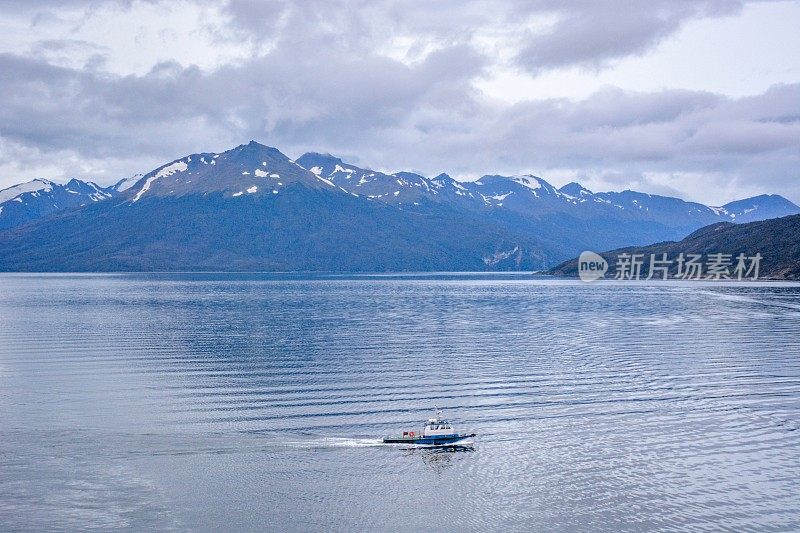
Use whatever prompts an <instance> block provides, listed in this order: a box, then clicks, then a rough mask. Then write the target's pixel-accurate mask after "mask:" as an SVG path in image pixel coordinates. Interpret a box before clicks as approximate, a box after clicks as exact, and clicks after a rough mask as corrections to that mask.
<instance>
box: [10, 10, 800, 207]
mask: <svg viewBox="0 0 800 533" xmlns="http://www.w3.org/2000/svg"><path fill="white" fill-rule="evenodd" d="M98 1H99V0H98ZM73 3H74V4H76V5H77V4H78V3H79V2H77V0H76V2H73ZM602 4H603V5H606V7H608V6H607V4H606V3H602ZM37 5H39V6H40V7H41V8H42V9H46V8H47V7H51V8H52V7H53V5H52V4H50V5H49V6H48V3H47V2H44V1H41V2H37ZM122 5H124V6H127V3H125V2H123V3H122ZM351 5H352V4H351ZM358 5H359V6H360V7H359V9H355V10H349V11H344V12H338V11H337V9H336V7H337V6H336V5H335V4H334V5H333V6H331V5H330V4H327V3H325V2H319V3H305V4H303V5H302V7H303V8H304V9H299V8H297V7H292V6H289V5H287V4H283V3H280V2H273V3H269V4H262V3H261V2H250V1H232V2H230V3H228V4H227V7H226V8H225V13H226V16H228V17H229V18H230V19H231V24H233V25H234V26H235V29H233V30H231V32H232V33H230V34H227V35H225V36H221V38H224V39H234V38H237V37H236V36H237V35H238V36H240V37H241V36H242V35H254V34H257V33H259V32H261V33H264V34H265V35H268V36H269V41H270V43H269V46H268V47H267V48H266V49H264V50H258V51H257V53H255V54H254V55H252V56H251V57H249V58H246V59H243V60H237V61H236V62H231V63H229V64H225V65H222V66H220V67H219V68H216V69H214V70H203V69H200V68H198V67H195V66H184V65H181V64H178V63H176V62H171V61H167V62H162V63H159V64H157V65H155V66H154V67H153V68H152V69H151V70H150V71H149V72H147V73H146V74H143V75H126V76H123V75H114V74H110V73H108V72H104V71H103V70H102V69H101V68H98V67H94V68H90V67H87V66H78V65H71V64H68V63H66V62H61V64H59V65H56V64H54V61H53V57H54V56H53V53H61V52H62V50H68V47H71V46H74V47H81V48H86V47H87V46H88V47H91V44H85V43H80V42H77V41H75V42H67V43H60V42H57V41H50V42H47V41H43V42H41V43H40V44H39V45H38V47H37V48H36V51H37V53H34V54H32V55H29V56H21V55H19V54H10V53H5V54H0V101H2V102H3V105H2V106H0V159H2V160H4V161H13V162H14V165H13V166H10V167H9V166H6V167H5V168H6V169H11V170H13V171H15V172H16V171H24V169H25V168H26V167H31V168H41V167H45V168H60V169H62V170H63V172H64V174H65V175H66V176H82V177H90V178H94V179H99V180H101V181H105V182H106V183H110V182H112V181H115V180H116V179H118V178H119V177H121V176H126V175H130V174H133V173H135V172H143V171H147V170H150V169H151V168H152V167H154V166H155V165H157V164H159V163H161V162H164V161H166V160H170V159H173V158H175V157H178V156H181V155H184V154H186V153H191V152H196V151H206V150H222V149H226V148H229V147H231V146H233V145H236V144H239V143H241V142H245V141H247V140H249V139H257V140H259V141H261V142H264V143H266V144H270V145H273V146H277V147H278V148H280V149H281V150H283V151H285V152H287V153H288V154H289V155H292V156H297V155H299V154H300V153H302V152H303V151H306V150H322V151H330V152H332V153H337V154H340V155H343V156H348V157H349V158H350V159H351V160H353V161H354V162H356V163H361V164H364V165H369V166H373V167H377V168H380V169H383V170H400V169H417V170H422V171H425V172H427V173H429V174H433V173H438V172H439V171H447V172H451V173H455V174H461V175H480V174H482V173H498V172H499V173H514V172H521V171H528V172H536V173H538V174H541V175H544V176H546V177H548V178H551V179H553V180H554V181H558V180H559V175H558V174H557V173H558V172H562V171H564V172H568V173H570V174H571V175H578V176H581V175H582V176H587V179H593V180H595V181H596V182H602V183H608V184H613V185H615V186H616V185H617V184H621V183H622V182H626V183H628V186H640V187H643V188H645V189H646V190H649V191H652V192H665V191H682V192H683V193H684V195H687V193H690V194H689V196H691V197H693V198H699V199H703V200H706V201H711V199H713V197H714V196H715V195H718V196H719V203H722V201H723V200H729V199H731V198H732V197H733V196H741V195H742V191H746V192H747V193H751V192H752V193H756V192H778V193H781V194H786V195H787V196H789V197H790V198H792V199H793V200H794V201H798V202H800V185H799V184H798V182H797V177H798V176H797V175H796V174H795V170H794V169H797V168H799V165H798V164H800V118H799V116H800V112H799V111H798V106H797V102H798V101H800V85H798V84H787V85H779V86H775V87H773V88H771V89H770V90H769V91H767V92H766V93H764V94H761V95H756V96H751V97H746V98H730V97H727V96H725V95H721V94H714V93H709V92H702V91H690V90H662V91H658V92H653V93H642V92H630V91H623V90H621V89H619V88H615V87H606V88H602V89H600V90H598V91H597V92H595V93H594V94H592V95H591V96H590V97H588V98H585V99H583V100H579V101H573V100H568V99H546V100H529V101H524V102H521V103H517V104H505V103H502V102H498V101H494V100H492V99H490V98H488V97H487V96H485V95H484V94H482V93H480V92H479V91H478V90H476V89H475V88H474V85H473V82H474V80H475V79H476V78H478V77H480V76H483V75H485V74H486V72H487V69H488V68H490V67H491V65H492V64H493V60H494V59H493V58H492V57H489V56H488V55H487V54H486V53H481V52H479V51H478V50H477V49H476V48H475V47H474V46H473V45H472V44H471V43H470V42H469V31H467V29H468V28H470V27H473V26H474V25H475V20H476V18H475V17H476V16H485V15H480V14H482V13H486V12H487V10H486V8H485V6H484V7H483V8H480V7H481V6H480V5H478V7H479V8H480V9H477V8H475V5H473V4H471V3H467V4H463V7H462V8H461V9H458V10H456V11H453V10H452V6H449V8H450V11H448V9H447V8H442V7H441V6H442V5H445V6H446V4H438V3H437V4H435V5H430V6H426V7H424V8H421V9H417V10H415V9H410V8H409V9H407V7H408V6H404V5H403V4H402V3H401V4H398V5H397V6H396V7H391V8H387V7H385V6H382V5H381V4H376V3H367V2H364V3H363V4H358ZM459 5H461V4H459ZM493 5H494V4H493ZM597 5H598V4H597V3H595V2H577V3H573V4H571V5H570V11H569V13H568V14H566V15H564V16H566V17H573V18H574V17H578V18H581V17H589V19H590V18H591V16H592V15H591V14H592V13H595V12H597V10H598V9H599V8H598V7H597ZM559 6H560V4H556V3H551V2H544V1H542V2H532V3H528V2H520V3H513V2H512V3H508V4H504V7H503V8H502V9H498V10H495V11H491V10H489V12H491V13H492V15H491V16H493V17H494V20H495V21H498V20H499V21H502V20H506V19H509V18H511V19H513V18H514V17H525V16H528V14H530V13H531V12H539V11H542V12H544V11H549V10H553V9H557V8H559ZM737 6H738V3H736V2H727V1H723V0H720V1H719V2H710V1H705V2H669V3H668V5H667V3H666V2H664V3H663V4H662V3H656V4H653V11H654V12H655V13H661V14H660V15H658V16H659V17H665V18H666V19H669V20H671V21H672V22H671V23H669V24H667V23H666V22H665V23H664V24H665V26H663V27H664V28H674V27H675V25H679V24H680V21H682V20H685V19H686V17H689V16H711V15H713V14H719V13H726V12H730V11H731V10H735V9H736V8H737ZM3 7H4V4H3V3H2V1H0V9H2V8H3ZM476 12H477V13H478V15H476ZM448 13H450V14H452V18H453V23H452V24H451V25H447V24H444V23H443V22H441V21H442V20H443V18H444V17H446V15H447V14H448ZM686 13H689V14H686ZM395 15H396V16H395ZM632 16H634V15H632ZM642 16H650V15H648V14H646V13H643V14H642ZM654 16H655V15H654ZM589 19H587V20H589ZM562 20H568V18H567V19H562ZM659 20H660V19H659ZM562 23H563V22H560V23H559V24H562ZM670 24H671V25H670ZM656 26H658V25H656ZM658 27H659V28H661V26H658ZM441 28H446V29H441ZM606 30H608V31H607V32H606V35H607V36H608V35H613V31H612V29H611V28H606ZM437 31H438V33H437ZM559 31H561V30H559V29H558V24H557V25H556V28H555V29H554V32H556V33H557V32H559ZM664 31H667V29H658V28H656V27H655V26H654V27H653V28H650V29H649V30H647V32H646V33H647V34H648V35H650V36H651V37H652V39H656V40H657V39H658V38H660V37H659V35H663V32H664ZM398 32H399V33H403V34H405V33H409V34H412V35H416V38H417V39H418V40H419V41H420V42H423V41H424V40H425V39H426V38H427V37H430V36H432V35H434V34H436V35H437V36H438V37H437V38H438V40H437V41H436V46H435V47H433V51H431V52H429V53H426V54H421V55H420V56H419V58H417V59H416V60H415V61H412V62H408V61H400V60H397V59H392V58H390V57H387V56H386V55H382V54H381V53H379V52H378V51H377V49H378V48H379V46H378V45H379V44H380V43H381V42H382V39H383V40H385V39H386V38H387V36H388V35H391V34H397V33H398ZM414 32H416V33H414ZM601 33H602V32H601ZM554 39H555V41H554V44H552V47H551V51H553V50H556V49H557V48H558V47H559V46H566V45H564V44H563V43H566V42H567V41H563V42H562V44H558V42H559V41H558V39H559V38H556V37H554ZM652 39H651V40H649V41H648V40H647V39H644V40H639V41H637V40H636V39H632V40H631V42H630V43H629V44H630V46H629V47H628V52H624V51H614V52H613V53H612V52H608V51H606V52H602V53H600V55H597V56H594V59H592V58H588V56H586V55H585V54H583V55H582V52H581V53H580V54H577V55H574V56H573V57H563V58H561V59H558V60H556V55H557V54H556V53H555V52H552V54H555V55H552V56H549V57H551V58H550V59H547V60H544V59H542V58H543V57H545V56H543V55H541V54H542V52H541V50H540V51H539V52H537V53H539V54H540V55H539V56H538V57H539V59H538V60H537V64H540V63H541V64H544V63H548V62H549V64H552V65H555V64H557V63H559V62H563V61H566V62H567V63H570V62H573V63H574V62H578V63H581V64H584V63H586V62H587V61H588V62H589V63H591V62H592V61H596V60H598V58H600V59H599V60H600V61H604V60H606V59H608V58H609V57H612V56H613V54H617V53H620V54H622V53H629V52H630V51H631V50H638V49H640V48H636V46H639V47H641V46H645V47H646V46H649V45H648V44H647V43H648V42H652ZM611 41H613V39H611ZM634 41H636V42H639V45H636V46H633V44H631V43H634ZM254 42H255V41H254ZM413 46H415V45H413V44H412V48H413ZM420 46H421V45H420ZM626 46H627V45H626ZM65 47H66V48H65ZM568 48H569V47H568ZM602 48H603V47H602V46H598V49H602ZM576 50H577V51H578V52H580V47H578V48H577V49H576ZM620 50H622V49H621V48H620ZM54 51H55V52H54ZM549 53H551V52H548V54H549ZM576 53H577V52H576ZM608 54H612V55H608ZM542 62H543V63H542ZM536 68H540V67H536ZM654 175H658V176H661V177H659V178H654V177H653V176H654ZM0 177H1V178H3V179H4V180H5V181H6V183H5V184H8V181H16V179H17V177H16V176H0ZM26 177H32V176H26ZM45 177H53V176H45Z"/></svg>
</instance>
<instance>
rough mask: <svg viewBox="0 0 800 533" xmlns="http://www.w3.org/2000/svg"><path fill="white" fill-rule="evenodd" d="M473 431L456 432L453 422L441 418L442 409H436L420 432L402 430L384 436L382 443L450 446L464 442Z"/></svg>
mask: <svg viewBox="0 0 800 533" xmlns="http://www.w3.org/2000/svg"><path fill="white" fill-rule="evenodd" d="M474 436H475V433H458V432H457V431H456V430H455V428H454V427H453V424H451V423H450V422H449V421H448V420H445V419H444V418H442V411H441V410H440V409H437V410H436V417H435V418H429V419H428V421H427V422H425V426H424V427H423V428H422V431H421V432H416V431H404V432H403V434H402V435H397V436H390V437H384V439H383V443H384V444H421V445H427V446H450V445H463V444H466V441H468V439H471V438H473V437H474Z"/></svg>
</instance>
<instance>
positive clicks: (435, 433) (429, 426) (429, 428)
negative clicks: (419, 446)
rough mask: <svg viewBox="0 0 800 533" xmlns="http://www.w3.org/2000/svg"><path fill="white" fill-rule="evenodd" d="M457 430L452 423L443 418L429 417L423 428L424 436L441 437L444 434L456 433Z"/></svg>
mask: <svg viewBox="0 0 800 533" xmlns="http://www.w3.org/2000/svg"><path fill="white" fill-rule="evenodd" d="M455 433H456V432H455V430H454V429H453V426H452V424H450V422H448V421H447V420H442V419H441V418H439V417H437V418H429V419H428V421H427V422H426V423H425V428H424V429H423V430H422V436H423V437H440V436H444V435H454V434H455Z"/></svg>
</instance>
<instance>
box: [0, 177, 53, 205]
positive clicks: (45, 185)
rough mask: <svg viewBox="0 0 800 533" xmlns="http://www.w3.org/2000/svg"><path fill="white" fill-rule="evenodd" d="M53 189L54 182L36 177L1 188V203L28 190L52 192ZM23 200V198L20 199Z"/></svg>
mask: <svg viewBox="0 0 800 533" xmlns="http://www.w3.org/2000/svg"><path fill="white" fill-rule="evenodd" d="M52 190H53V182H52V181H49V180H43V179H39V178H37V179H35V180H32V181H28V182H26V183H20V184H19V185H12V186H11V187H8V188H7V189H3V190H0V203H3V202H7V201H8V200H11V199H12V198H15V197H18V196H19V195H21V194H25V193H26V192H34V191H44V192H50V191H52ZM19 201H20V202H21V201H22V200H21V199H20V200H19Z"/></svg>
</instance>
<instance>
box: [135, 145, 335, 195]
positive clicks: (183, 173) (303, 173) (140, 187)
mask: <svg viewBox="0 0 800 533" xmlns="http://www.w3.org/2000/svg"><path fill="white" fill-rule="evenodd" d="M295 183H301V184H303V185H304V186H306V187H310V188H312V189H320V188H329V189H337V186H336V185H335V184H334V183H333V182H332V181H331V180H328V179H325V178H324V177H320V176H317V175H315V174H314V173H312V172H310V171H308V170H307V169H305V168H303V167H302V166H300V165H298V164H297V163H295V162H294V161H292V160H291V159H289V158H288V157H286V156H285V155H284V154H282V153H281V152H280V151H279V150H277V149H276V148H271V147H269V146H264V145H263V144H259V143H257V142H255V141H251V142H250V143H249V144H243V145H240V146H237V147H236V148H233V149H231V150H228V151H225V152H222V153H218V154H216V153H200V154H192V155H189V156H186V157H182V158H180V159H176V160H175V161H172V162H170V163H167V164H166V165H162V166H160V167H158V168H156V169H154V170H152V171H150V172H148V173H147V174H145V175H144V176H142V177H141V178H140V179H139V180H138V181H137V182H136V183H135V184H134V185H133V186H131V187H129V188H128V189H126V190H124V192H123V196H124V197H126V198H128V199H130V200H131V201H132V202H138V201H140V200H142V199H145V198H158V197H167V196H171V197H180V196H186V195H190V194H209V193H222V194H223V195H224V196H225V197H228V198H237V197H240V196H246V195H253V194H255V195H258V196H261V195H265V194H266V195H272V194H279V193H280V192H281V191H282V190H284V189H285V188H286V187H288V186H290V185H293V184H295Z"/></svg>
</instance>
